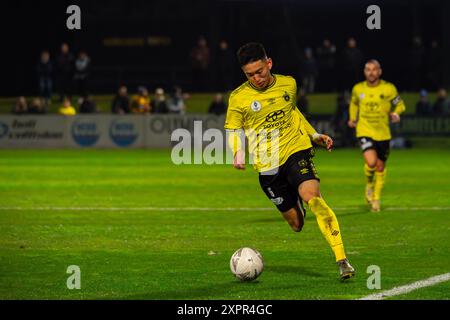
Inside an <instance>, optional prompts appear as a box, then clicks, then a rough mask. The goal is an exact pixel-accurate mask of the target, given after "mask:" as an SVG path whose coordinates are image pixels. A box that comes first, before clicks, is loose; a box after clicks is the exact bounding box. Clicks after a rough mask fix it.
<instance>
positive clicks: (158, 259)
mask: <svg viewBox="0 0 450 320" xmlns="http://www.w3.org/2000/svg"><path fill="white" fill-rule="evenodd" d="M449 160H450V151H449V150H433V149H431V150H429V149H428V150H426V151H424V150H417V149H415V150H405V151H397V150H393V152H392V153H391V157H390V159H389V164H388V170H389V171H388V176H387V184H386V187H385V190H384V191H385V192H384V196H383V207H384V208H385V209H389V208H400V207H436V206H439V207H450V198H449V197H448V195H449V194H450V183H449V182H450V167H449V166H448V163H449ZM315 162H316V165H317V168H318V170H319V174H320V176H321V179H322V186H321V189H322V194H323V196H324V197H325V199H326V200H327V202H328V203H329V205H330V206H331V207H335V208H337V209H336V214H337V216H338V219H339V223H340V226H341V229H342V235H343V239H344V244H345V246H346V250H347V253H348V257H349V259H350V261H351V262H352V264H353V265H354V267H355V268H356V270H357V276H356V278H354V279H353V280H351V281H348V282H346V283H341V282H339V281H338V271H337V267H336V265H335V263H334V258H333V256H332V253H331V250H330V248H329V246H328V244H327V243H326V242H325V240H324V239H323V237H322V235H321V234H320V231H319V229H318V226H317V223H316V221H315V219H314V217H313V214H312V213H311V212H310V211H309V210H308V214H307V219H306V225H305V227H304V229H303V231H302V232H301V233H294V232H292V231H291V230H290V228H289V227H288V225H287V223H286V222H284V221H283V220H282V218H281V216H280V214H279V213H278V212H277V211H276V209H275V207H273V205H272V203H271V202H270V201H269V200H268V199H266V197H265V195H264V194H263V192H262V191H261V190H260V187H259V184H258V181H257V174H256V173H255V172H254V171H253V170H252V169H251V168H247V170H246V171H244V172H241V171H237V170H234V169H232V168H231V167H230V166H229V165H214V166H206V165H202V166H200V165H196V166H194V165H186V166H175V165H173V164H171V161H170V152H169V151H167V150H164V151H148V150H122V151H109V150H96V151H92V150H82V151H75V150H58V151H56V150H47V151H27V150H23V151H6V150H2V151H0V180H1V181H2V183H1V185H0V207H1V208H2V209H1V210H0V299H354V298H360V297H363V296H365V295H368V294H372V293H376V292H377V290H369V289H367V286H366V281H367V278H368V276H369V274H367V273H366V268H367V267H368V266H370V265H378V266H380V268H381V286H382V290H387V289H391V288H392V287H394V286H401V285H405V284H408V283H411V282H414V281H417V280H421V279H425V278H428V277H431V276H434V275H438V274H442V273H447V272H450V249H449V246H448V243H449V239H450V236H449V235H450V233H449V229H450V222H449V210H415V211H413V210H383V211H382V212H380V213H377V214H374V213H370V212H368V210H367V208H366V206H365V204H364V197H363V188H364V177H363V170H362V169H363V168H362V158H361V154H360V152H359V151H358V150H356V149H354V150H335V151H333V152H332V153H326V152H323V151H320V152H318V153H317V155H316V158H315ZM6 207H16V210H9V209H6ZM17 207H20V208H22V209H21V210H17ZM43 207H63V208H69V207H74V208H76V207H77V208H80V207H89V208H95V207H97V208H99V207H101V208H128V209H127V210H119V209H117V210H46V209H45V208H43ZM142 207H177V208H179V210H176V211H158V210H137V209H136V210H133V209H132V208H142ZM186 207H208V208H215V207H221V208H223V207H236V208H239V207H258V208H269V209H271V210H269V211H239V210H236V211H217V210H213V209H212V210H206V211H195V210H194V211H192V210H183V208H186ZM345 207H347V209H346V208H345ZM37 208H40V210H36V209H37ZM339 208H341V209H339ZM242 246H251V247H255V248H257V249H258V250H260V252H261V253H262V255H263V256H264V259H265V270H264V272H263V274H262V275H261V276H260V277H259V278H258V279H257V280H256V281H254V282H250V283H241V282H239V281H238V280H235V279H234V278H233V276H232V274H231V272H230V270H229V259H230V256H231V255H232V253H233V252H234V251H235V250H237V249H238V248H239V247H242ZM210 251H214V252H215V253H216V254H214V255H208V252H210ZM69 265H78V266H80V268H81V290H68V289H67V287H66V280H67V278H68V277H69V274H66V269H67V267H68V266H69ZM448 289H449V283H448V282H447V283H441V284H438V285H436V286H434V287H430V288H423V289H419V290H417V291H414V292H412V293H410V294H407V295H404V296H398V297H393V298H394V299H448V298H449V291H448Z"/></svg>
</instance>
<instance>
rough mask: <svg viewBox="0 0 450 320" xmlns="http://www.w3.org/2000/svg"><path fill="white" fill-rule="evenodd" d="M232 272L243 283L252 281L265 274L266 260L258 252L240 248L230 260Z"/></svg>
mask: <svg viewBox="0 0 450 320" xmlns="http://www.w3.org/2000/svg"><path fill="white" fill-rule="evenodd" d="M230 269H231V272H232V273H233V274H234V275H235V276H236V278H238V279H239V280H241V281H252V280H255V279H256V278H258V276H259V275H260V274H261V273H262V272H263V269H264V260H263V257H262V255H261V253H259V252H258V251H257V250H255V249H252V248H247V247H244V248H240V249H239V250H237V251H236V252H235V253H233V255H232V256H231V259H230Z"/></svg>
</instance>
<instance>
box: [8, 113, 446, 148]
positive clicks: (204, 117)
mask: <svg viewBox="0 0 450 320" xmlns="http://www.w3.org/2000/svg"><path fill="white" fill-rule="evenodd" d="M224 120H225V116H224V115H222V116H215V115H209V114H188V115H104V114H97V115H77V116H71V117H68V116H60V115H41V116H31V115H30V116H14V115H2V116H0V148H170V147H171V146H172V145H173V144H174V142H172V141H171V134H172V132H173V131H174V130H175V129H179V128H184V129H186V130H188V131H189V132H190V133H191V134H192V136H194V135H195V134H196V130H198V126H197V129H195V121H201V130H202V132H201V134H202V133H203V132H205V131H206V130H208V129H213V128H216V129H220V130H222V131H223V124H224ZM311 124H312V125H313V126H314V127H315V128H316V130H317V131H318V132H324V133H325V132H326V133H327V134H330V135H331V136H334V135H335V132H336V128H335V127H334V124H333V119H332V117H331V116H317V117H316V116H315V117H314V118H313V119H311ZM393 133H394V135H396V136H404V137H411V136H440V137H450V117H438V118H418V117H414V116H404V117H402V121H401V122H400V124H396V125H394V126H393ZM197 134H199V132H197Z"/></svg>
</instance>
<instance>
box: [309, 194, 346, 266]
mask: <svg viewBox="0 0 450 320" xmlns="http://www.w3.org/2000/svg"><path fill="white" fill-rule="evenodd" d="M308 206H309V208H310V209H311V211H312V212H313V213H314V215H315V216H316V219H317V223H318V224H319V228H320V231H321V232H322V234H323V236H324V237H325V239H326V240H327V242H328V244H329V245H330V247H331V250H333V253H334V255H335V256H336V261H339V260H342V259H345V251H344V245H343V244H342V239H341V230H340V229H339V224H338V221H337V219H336V215H335V214H334V212H333V210H331V208H330V207H329V206H328V205H327V204H326V203H325V201H324V200H323V199H322V198H318V197H314V198H312V199H311V200H309V202H308Z"/></svg>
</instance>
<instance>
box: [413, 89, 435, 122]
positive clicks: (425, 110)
mask: <svg viewBox="0 0 450 320" xmlns="http://www.w3.org/2000/svg"><path fill="white" fill-rule="evenodd" d="M419 95H420V99H419V101H417V103H416V115H418V116H430V115H432V114H433V106H432V105H431V102H430V101H429V100H428V92H427V91H426V90H420V93H419Z"/></svg>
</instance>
